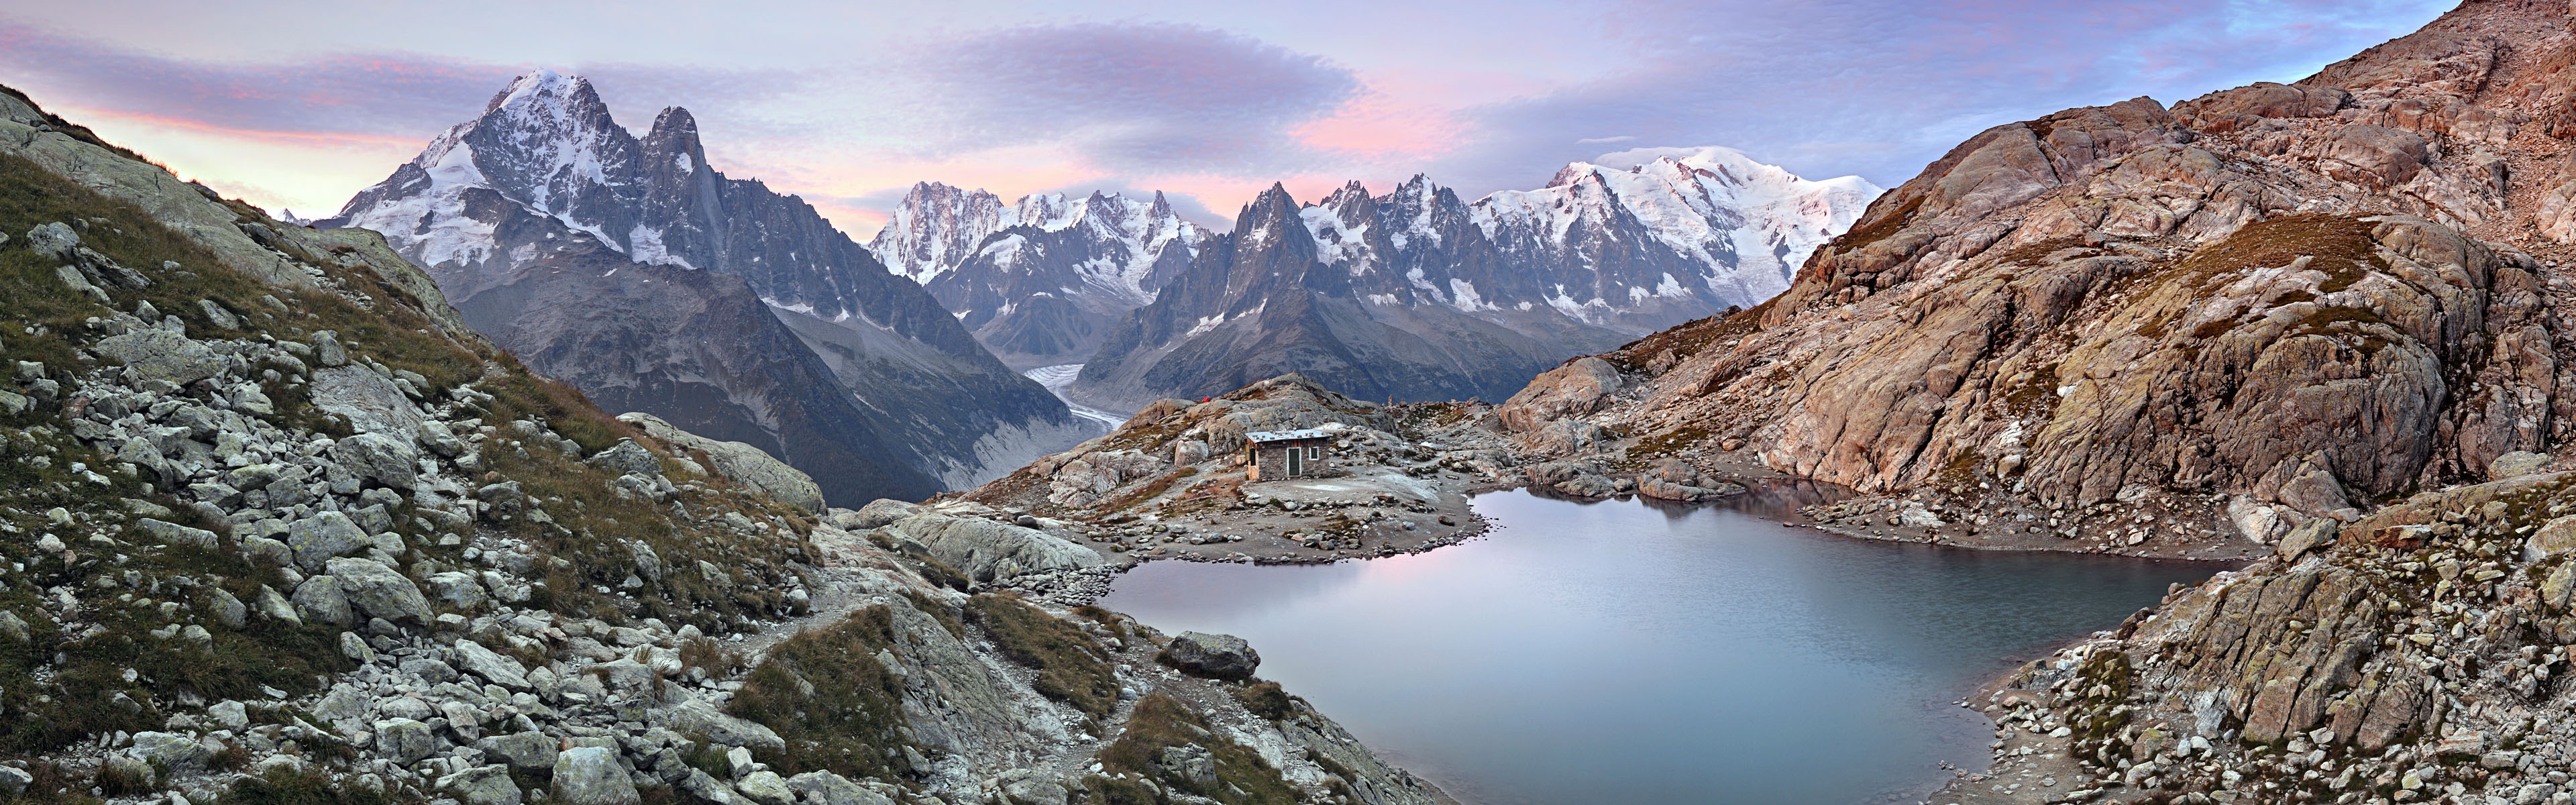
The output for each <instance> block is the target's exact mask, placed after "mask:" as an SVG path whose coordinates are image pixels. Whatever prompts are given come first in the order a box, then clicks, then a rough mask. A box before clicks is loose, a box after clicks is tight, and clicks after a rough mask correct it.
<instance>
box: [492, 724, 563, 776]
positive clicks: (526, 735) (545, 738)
mask: <svg viewBox="0 0 2576 805" xmlns="http://www.w3.org/2000/svg"><path fill="white" fill-rule="evenodd" d="M555 740H556V739H555V738H554V737H553V736H550V735H546V734H544V733H539V732H519V733H512V734H509V735H489V736H485V737H484V738H483V739H482V740H479V741H475V742H474V748H476V749H481V750H483V754H484V755H485V756H487V757H493V758H498V759H500V760H503V761H506V762H508V763H509V764H510V767H511V768H514V769H519V770H521V771H536V770H539V769H544V770H548V771H551V770H553V769H554V766H555V753H556V750H557V747H556V745H555Z"/></svg>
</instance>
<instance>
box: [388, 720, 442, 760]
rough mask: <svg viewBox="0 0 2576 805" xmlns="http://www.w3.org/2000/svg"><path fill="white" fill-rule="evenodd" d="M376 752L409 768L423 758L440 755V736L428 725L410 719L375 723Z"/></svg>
mask: <svg viewBox="0 0 2576 805" xmlns="http://www.w3.org/2000/svg"><path fill="white" fill-rule="evenodd" d="M375 729H376V751H377V752H379V753H381V754H383V755H384V756H385V759H387V760H391V761H393V762H394V763H396V764H399V765H404V766H409V765H411V764H413V763H416V762H419V761H420V759H421V758H425V757H429V756H430V755H433V754H437V753H438V735H437V734H436V733H435V732H433V731H431V730H430V728H429V725H428V724H425V723H422V722H419V721H416V720H413V719H408V718H389V719H386V720H383V721H378V722H376V723H375Z"/></svg>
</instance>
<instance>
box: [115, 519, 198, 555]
mask: <svg viewBox="0 0 2576 805" xmlns="http://www.w3.org/2000/svg"><path fill="white" fill-rule="evenodd" d="M134 527H135V528H137V529H140V530H141V531H142V532H143V533H146V534H150V535H152V538H153V539H156V540H160V541H161V544H163V545H193V546H196V547H199V548H212V547H215V544H216V540H215V532H212V531H208V530H205V529H202V528H189V527H187V526H183V525H180V524H178V523H171V522H164V521H160V520H155V519H152V518H150V517H145V518H142V519H140V520H136V521H134Z"/></svg>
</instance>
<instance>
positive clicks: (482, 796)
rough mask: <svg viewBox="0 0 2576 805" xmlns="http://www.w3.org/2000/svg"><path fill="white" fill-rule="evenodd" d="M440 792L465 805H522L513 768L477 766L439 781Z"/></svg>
mask: <svg viewBox="0 0 2576 805" xmlns="http://www.w3.org/2000/svg"><path fill="white" fill-rule="evenodd" d="M437 785H438V788H439V790H442V791H446V792H447V793H449V794H452V795H455V797H456V799H457V800H458V801H460V802H463V803H465V805H519V801H520V792H519V784H518V783H517V782H515V781H513V780H511V779H510V767H508V766H501V765H491V766H477V767H474V768H470V769H466V770H464V771H460V772H457V773H455V774H450V775H447V776H445V777H440V778H438V782H437Z"/></svg>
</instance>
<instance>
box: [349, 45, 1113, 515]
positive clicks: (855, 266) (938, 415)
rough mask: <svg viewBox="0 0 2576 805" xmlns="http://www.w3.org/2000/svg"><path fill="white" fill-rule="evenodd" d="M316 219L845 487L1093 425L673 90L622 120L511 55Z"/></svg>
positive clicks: (657, 406) (949, 467)
mask: <svg viewBox="0 0 2576 805" xmlns="http://www.w3.org/2000/svg"><path fill="white" fill-rule="evenodd" d="M318 224H319V225H321V226H325V227H334V226H355V227H363V228H367V229H372V230H375V231H378V232H382V233H385V235H386V238H387V240H388V241H389V242H390V243H392V244H393V246H394V247H395V249H396V250H397V251H399V252H402V253H403V254H405V255H406V256H408V257H411V258H412V259H414V260H417V261H418V262H420V263H421V264H423V265H425V266H428V267H429V269H430V272H431V274H432V275H433V276H434V277H436V278H437V280H438V282H439V284H440V285H441V286H442V287H443V288H445V289H446V290H447V293H448V296H449V297H450V298H451V299H453V300H455V303H456V305H457V307H458V308H459V309H462V310H465V311H467V313H468V315H469V317H471V318H474V319H476V320H477V321H478V322H479V323H480V326H483V327H487V328H499V329H498V331H499V332H506V333H508V334H509V337H508V338H507V339H506V340H505V342H504V346H506V347H508V348H510V349H512V350H513V351H516V352H519V353H521V354H525V355H530V356H535V357H533V358H532V362H534V363H535V364H536V365H537V368H538V369H539V371H543V372H546V373H548V374H550V375H555V376H559V377H567V378H580V380H579V381H578V382H580V383H582V384H584V388H585V389H586V390H590V391H592V392H594V393H598V394H605V395H607V397H606V399H614V400H618V401H620V402H621V403H626V404H633V405H635V406H637V407H638V408H639V409H640V410H643V411H645V412H647V413H652V414H655V415H658V416H661V417H663V418H665V419H668V420H671V421H673V422H679V423H683V424H684V425H686V426H688V427H692V428H697V429H704V430H711V431H717V432H722V433H725V434H728V435H727V437H726V438H730V439H737V440H741V441H747V442H751V443H755V444H759V445H762V446H763V447H764V448H765V449H770V450H772V451H773V452H776V453H778V454H779V455H781V456H782V457H784V458H788V459H789V461H790V463H792V464H795V465H796V466H798V467H799V468H802V469H805V470H806V471H807V472H809V473H811V474H813V475H815V476H816V478H817V480H818V482H819V483H822V484H823V485H824V486H825V488H826V492H827V494H828V495H829V496H830V497H831V498H832V499H833V500H834V501H835V502H839V503H843V504H844V505H855V504H857V503H861V502H864V501H865V500H867V499H870V498H874V497H879V496H887V497H898V498H904V499H920V498H922V497H926V496H928V495H929V494H931V493H933V492H936V491H939V490H941V489H944V488H962V487H964V486H970V485H972V484H973V483H975V482H977V481H979V480H980V479H981V478H984V477H989V476H990V475H992V474H995V473H997V472H999V471H1001V470H1002V469H1006V468H1007V467H1008V466H1010V465H1015V464H1017V463H1019V462H1021V461H1025V460H1026V459H1027V458H1029V457H1031V456H1034V455H1038V454H1042V453H1044V452H1045V451H1046V450H1048V449H1052V448H1053V447H1056V446H1060V444H1062V443H1067V442H1070V441H1077V440H1079V439H1080V438H1081V437H1083V436H1084V435H1087V434H1088V433H1089V430H1090V429H1089V428H1088V426H1085V425H1083V424H1082V423H1081V422H1080V421H1078V420H1076V419H1075V418H1074V417H1072V416H1071V414H1070V412H1069V411H1067V410H1066V409H1065V407H1064V405H1063V403H1062V402H1061V401H1059V400H1057V399H1056V398H1055V397H1054V396H1053V395H1051V394H1049V393H1048V392H1047V391H1046V390H1045V389H1044V388H1043V387H1040V386H1038V385H1037V384H1036V383H1034V382H1032V381H1029V380H1027V379H1026V378H1023V377H1020V376H1019V375H1018V374H1016V373H1014V372H1012V371H1011V370H1010V369H1009V368H1008V367H1006V366H1004V365H1003V364H1001V362H1000V361H998V360H996V359H995V358H994V357H993V356H992V355H991V353H989V352H987V351H986V350H984V348H983V347H982V346H980V345H979V344H977V343H976V342H975V340H974V338H973V337H972V336H971V335H970V334H968V333H967V332H966V330H965V329H964V328H963V327H961V326H959V325H958V323H957V322H956V320H955V319H954V318H953V317H951V316H949V315H948V314H947V313H946V311H945V310H944V309H942V308H941V307H940V306H939V304H938V303H937V302H936V300H933V299H932V298H930V297H929V296H928V295H927V294H926V293H924V292H923V291H922V290H921V289H920V288H919V287H917V286H915V285H913V284H912V283H910V282H907V281H905V280H903V279H902V278H900V277H895V276H893V275H891V274H889V273H888V272H887V271H885V270H884V269H883V267H882V266H881V265H879V264H878V263H877V262H876V260H875V258H874V257H873V256H872V255H871V254H869V253H868V251H867V250H866V249H864V248H862V247H860V246H859V245H858V244H857V243H856V242H855V241H852V240H850V239H849V238H848V237H847V236H846V235H845V234H843V233H841V232H840V231H839V230H837V229H835V228H833V227H832V226H831V225H830V223H829V222H828V221H826V220H824V219H823V218H822V216H821V215H820V214H819V213H818V212H816V211H815V210H814V209H813V208H812V207H811V206H810V205H807V204H805V203H804V202H803V201H801V200H799V199H796V198H795V197H792V196H783V195H779V194H777V193H775V192H773V191H771V190H769V189H768V188H767V187H766V186H765V185H763V184H761V183H760V182H758V181H757V180H742V179H732V178H728V177H726V176H724V175H723V174H722V173H721V172H719V171H718V170H716V168H715V167H714V166H712V165H710V164H709V163H708V162H707V160H706V155H705V150H704V147H703V145H702V144H701V143H700V141H699V138H698V128H697V122H696V119H695V117H694V116H692V115H691V114H690V113H689V112H688V111H687V110H685V109H681V108H678V107H673V108H669V109H664V110H662V111H661V112H660V113H659V114H657V115H656V116H655V117H654V121H653V124H652V126H651V127H650V128H649V129H648V130H647V131H646V133H645V134H644V135H643V136H641V137H637V136H634V135H633V134H632V133H630V132H628V131H627V130H626V129H624V128H623V127H621V126H619V125H618V124H617V123H616V121H615V119H614V118H613V117H612V115H611V114H610V112H609V110H608V108H607V106H606V105H605V104H604V103H603V102H601V101H600V99H599V96H598V93H597V91H596V90H595V89H594V88H592V87H591V85H590V83H589V81H588V80H586V79H582V78H579V77H575V76H566V75H563V74H559V73H555V72H553V71H548V70H539V71H535V72H531V73H529V74H527V75H524V76H521V77H520V78H518V79H517V80H514V81H513V82H512V83H511V85H510V86H509V87H507V88H505V89H503V90H502V91H501V92H499V93H497V94H495V95H494V96H493V98H492V100H491V102H490V103H488V104H487V105H486V107H485V109H484V111H483V113H482V114H481V115H478V116H477V117H475V118H474V119H472V120H470V121H467V122H465V123H461V124H458V125H457V126H455V127H452V128H450V129H449V130H448V131H447V132H445V133H443V134H441V135H440V136H439V137H437V138H435V139H433V140H432V141H431V142H430V143H429V145H428V146H427V147H425V148H424V149H423V150H422V152H421V154H420V155H419V156H418V157H415V158H414V159H413V160H411V161H409V162H406V163H404V164H403V165H402V166H400V167H398V168H397V169H396V170H395V171H394V173H393V174H392V175H391V176H389V177H388V178H387V179H386V180H385V181H383V182H380V183H378V184H376V185H374V186H372V187H369V188H367V189H365V190H362V191H360V192H359V193H357V194H356V195H354V196H353V197H352V198H351V199H350V201H349V203H348V204H347V205H346V206H344V208H343V209H342V211H341V212H340V214H338V215H336V216H334V217H332V218H329V219H325V220H322V221H320V222H318ZM624 266H637V268H633V269H626V268H624ZM642 266H666V267H671V268H675V269H678V270H681V271H704V272H711V273H715V274H721V275H725V276H730V277H737V278H739V279H740V280H741V282H740V283H725V282H673V281H668V280H672V279H676V278H677V277H678V275H673V274H669V273H668V272H663V271H655V270H649V269H645V268H642ZM655 276H659V277H662V278H664V279H665V280H666V281H664V282H661V283H660V284H658V285H656V284H654V280H653V279H652V278H653V277H655ZM557 286H561V287H557ZM574 288H579V289H580V290H579V291H578V292H576V291H574V290H573V289H574ZM661 295H668V296H672V297H673V298H671V299H656V297H657V296H661ZM679 297H692V299H690V300H687V301H683V300H682V299H680V298H679ZM531 298H545V299H550V300H553V301H555V302H556V303H557V304H554V305H549V306H542V307H531V306H529V305H526V304H524V300H526V299H531ZM610 298H615V299H625V300H630V301H636V302H638V304H639V306H640V307H641V308H652V307H656V306H663V307H665V309H668V310H672V311H678V310H681V309H688V310H697V311H702V312H715V311H721V312H723V315H724V316H726V317H728V318H726V319H724V320H722V321H706V320H700V319H698V318H696V317H695V316H694V315H675V316H674V317H672V318H668V319H653V318H649V317H636V316H628V315H622V314H621V312H620V311H616V310H609V309H605V308H601V307H599V306H602V305H605V304H606V302H604V301H601V300H606V299H610ZM747 302H748V304H747ZM791 323H793V324H791ZM814 324H820V325H822V327H830V328H839V330H842V331H847V332H848V333H849V334H848V335H841V334H838V333H836V332H835V331H833V330H829V329H822V328H818V327H816V326H810V325H814ZM588 327H613V328H615V330H614V332H593V331H589V330H586V329H585V328H588ZM881 333H891V334H892V337H882V336H880V335H879V334H881ZM576 345H582V347H583V348H575V346H576ZM602 345H614V346H615V347H616V349H617V350H625V351H627V352H618V351H615V350H603V349H598V348H597V347H600V346H602ZM860 345H864V349H861V348H859V346H860ZM710 346H712V347H714V348H713V349H709V347H710ZM825 353H829V354H830V355H832V356H833V357H832V359H830V360H825V359H824V358H823V355H824V354H825ZM638 371H642V372H644V373H645V374H644V375H637V376H635V377H634V378H633V379H630V375H634V373H635V372H638ZM612 390H614V391H612ZM646 390H652V391H651V392H650V393H646ZM959 401H964V402H963V403H960V402H959Z"/></svg>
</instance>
